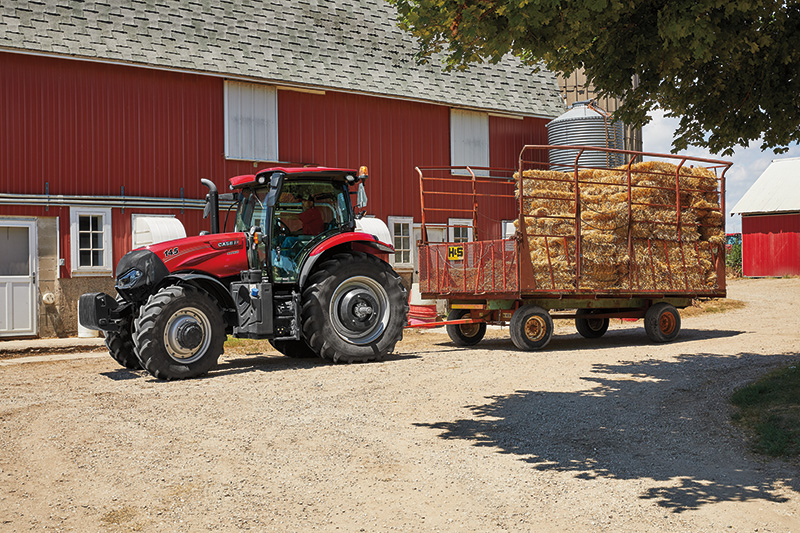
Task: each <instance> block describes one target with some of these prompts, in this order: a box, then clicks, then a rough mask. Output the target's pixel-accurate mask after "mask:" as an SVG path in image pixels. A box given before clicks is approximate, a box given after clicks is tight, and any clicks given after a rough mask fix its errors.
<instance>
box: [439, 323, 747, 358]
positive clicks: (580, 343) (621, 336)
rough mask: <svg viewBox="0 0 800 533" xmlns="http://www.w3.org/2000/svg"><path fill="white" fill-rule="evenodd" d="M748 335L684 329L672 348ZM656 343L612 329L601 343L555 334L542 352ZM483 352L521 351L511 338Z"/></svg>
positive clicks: (489, 343) (492, 342) (484, 344)
mask: <svg viewBox="0 0 800 533" xmlns="http://www.w3.org/2000/svg"><path fill="white" fill-rule="evenodd" d="M742 334H744V331H737V330H705V329H681V332H680V334H679V335H678V337H677V338H676V339H675V340H673V341H670V344H681V343H684V342H693V341H698V340H713V339H726V338H730V337H736V336H737V335H742ZM433 345H434V346H441V347H443V348H444V347H450V348H453V347H454V346H455V345H454V344H453V343H452V342H449V341H443V342H437V343H434V344H433ZM653 345H654V343H653V342H652V341H651V340H650V339H648V338H647V335H646V334H645V332H644V328H643V327H639V328H631V329H611V330H608V333H606V334H605V335H604V336H602V337H600V338H599V339H586V338H584V337H582V336H580V335H579V334H577V333H571V334H567V335H565V334H555V335H553V338H552V340H551V341H550V343H548V345H547V346H546V347H545V348H544V349H543V350H541V352H543V353H544V352H563V351H572V350H581V349H591V350H608V349H616V348H620V347H625V346H653ZM465 349H480V350H503V351H508V350H517V348H516V347H515V346H514V344H513V343H512V342H511V338H510V337H509V338H503V339H484V340H482V341H481V342H480V343H478V344H477V345H476V346H475V347H474V348H465Z"/></svg>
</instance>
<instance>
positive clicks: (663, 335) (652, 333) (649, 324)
mask: <svg viewBox="0 0 800 533" xmlns="http://www.w3.org/2000/svg"><path fill="white" fill-rule="evenodd" d="M680 330H681V315H680V313H678V310H677V309H675V306H674V305H671V304H668V303H666V302H659V303H657V304H655V305H653V306H651V307H650V308H649V309H648V310H647V312H646V313H645V315H644V331H645V332H646V333H647V336H648V337H649V338H650V340H651V341H653V342H670V341H672V340H674V339H675V337H677V336H678V333H679V332H680Z"/></svg>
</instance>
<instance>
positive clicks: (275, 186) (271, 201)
mask: <svg viewBox="0 0 800 533" xmlns="http://www.w3.org/2000/svg"><path fill="white" fill-rule="evenodd" d="M282 183H283V172H274V173H273V174H272V176H270V178H269V194H268V195H267V207H275V204H276V203H278V191H279V190H281V184H282Z"/></svg>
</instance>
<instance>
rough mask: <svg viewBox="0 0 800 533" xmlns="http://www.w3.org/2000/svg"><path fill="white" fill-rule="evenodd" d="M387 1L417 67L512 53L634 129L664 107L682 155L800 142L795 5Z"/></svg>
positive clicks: (798, 12) (787, 1)
mask: <svg viewBox="0 0 800 533" xmlns="http://www.w3.org/2000/svg"><path fill="white" fill-rule="evenodd" d="M388 1H389V2H390V3H392V4H394V5H395V6H396V7H397V11H398V21H399V25H400V27H401V28H403V29H404V30H407V31H409V32H411V33H412V34H413V35H415V36H416V37H417V39H418V41H419V43H420V53H419V58H420V59H421V60H423V61H424V60H426V59H429V58H430V57H431V55H432V54H435V53H439V52H443V53H444V55H445V57H446V62H447V64H448V65H449V67H451V68H461V67H465V66H467V65H468V64H469V63H474V62H480V61H485V60H489V61H498V60H499V59H500V58H501V57H503V56H504V55H505V54H507V53H511V54H514V55H516V56H517V57H519V58H520V59H521V60H522V61H524V62H525V63H526V64H529V65H532V66H541V65H544V66H545V67H546V68H548V69H549V70H551V71H553V72H561V73H570V72H573V71H575V70H577V69H581V68H582V69H584V71H585V73H586V76H587V78H588V80H589V81H590V82H591V83H593V84H594V86H595V87H596V88H597V89H598V90H599V91H601V92H602V93H603V94H607V95H609V96H614V97H618V98H622V99H623V100H624V105H623V106H622V107H621V109H620V110H619V112H618V114H617V118H619V119H621V120H624V121H625V122H626V123H628V124H631V125H634V126H642V125H644V124H646V123H647V122H648V120H649V119H648V117H647V115H648V113H649V112H650V111H651V110H653V109H654V108H657V107H658V108H661V109H663V110H664V111H665V112H666V114H667V116H672V117H678V118H680V122H679V127H678V130H677V131H676V132H675V136H676V137H675V141H674V143H673V148H674V149H676V150H681V149H685V148H686V147H687V146H688V145H696V146H704V147H707V148H708V149H710V150H711V151H712V152H714V153H722V154H725V155H729V154H730V153H732V147H733V146H735V145H737V144H741V145H747V144H748V143H749V142H750V141H753V140H758V139H762V137H763V139H762V145H761V148H762V149H767V148H772V149H774V150H775V151H776V152H783V151H785V150H786V147H787V145H789V144H791V143H794V142H798V141H800V2H798V1H797V0H782V1H760V0H671V1H664V0H662V1H660V2H647V1H643V0H585V1H582V2H578V1H570V0H388ZM634 76H636V77H638V85H637V86H635V87H634V86H633V84H632V83H631V80H632V79H633V77H634Z"/></svg>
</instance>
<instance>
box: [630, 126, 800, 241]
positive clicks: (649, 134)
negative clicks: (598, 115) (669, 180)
mask: <svg viewBox="0 0 800 533" xmlns="http://www.w3.org/2000/svg"><path fill="white" fill-rule="evenodd" d="M652 117H653V121H652V122H650V124H648V125H647V126H645V127H644V129H643V130H642V146H643V150H644V151H645V152H657V153H669V151H670V148H671V146H672V139H673V137H674V133H675V129H676V128H677V126H678V119H674V118H666V117H664V113H663V112H661V111H657V112H655V113H654V114H653V115H652ZM760 146H761V143H760V142H754V143H751V144H750V146H748V147H743V146H737V147H736V148H735V150H734V152H735V153H734V155H733V156H729V157H720V156H717V155H715V154H711V152H709V151H708V150H705V149H702V148H692V149H689V150H686V151H685V152H684V153H686V154H687V155H694V156H698V157H708V158H716V159H725V160H728V161H733V166H732V167H731V168H730V170H729V171H728V173H727V174H726V175H725V180H726V189H727V190H726V194H725V202H726V210H727V211H728V212H727V213H726V215H727V217H726V220H725V231H726V232H728V233H735V232H739V231H741V228H742V217H741V216H739V215H734V216H730V210H731V207H733V206H734V205H736V202H738V201H739V199H740V198H741V197H742V196H743V195H744V193H746V192H747V190H748V189H749V188H750V186H751V185H752V184H753V182H754V181H756V180H757V179H758V177H759V176H760V175H761V173H762V172H764V170H765V169H766V168H767V167H768V166H769V164H770V162H772V160H773V159H784V158H787V157H800V146H797V145H794V146H792V147H791V148H790V149H789V151H788V152H786V153H784V154H775V153H773V152H772V151H771V150H767V151H765V152H762V151H761V149H760V148H759V147H760Z"/></svg>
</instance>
